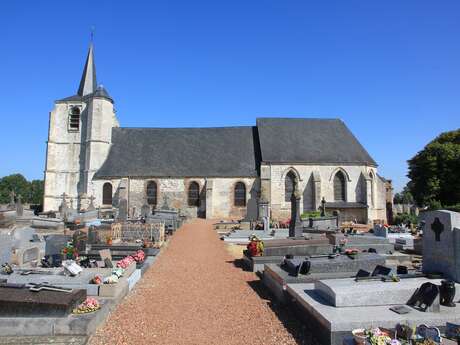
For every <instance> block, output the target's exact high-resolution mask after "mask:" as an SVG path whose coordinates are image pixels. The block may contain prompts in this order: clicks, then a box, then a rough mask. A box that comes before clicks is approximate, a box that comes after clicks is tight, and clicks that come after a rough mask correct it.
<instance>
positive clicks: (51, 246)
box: [45, 235, 71, 256]
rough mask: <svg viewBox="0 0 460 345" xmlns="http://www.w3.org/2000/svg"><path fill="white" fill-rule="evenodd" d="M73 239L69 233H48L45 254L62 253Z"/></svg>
mask: <svg viewBox="0 0 460 345" xmlns="http://www.w3.org/2000/svg"><path fill="white" fill-rule="evenodd" d="M70 240H71V237H70V236H67V235H48V236H46V238H45V241H46V245H45V255H49V256H52V255H60V254H61V253H62V250H63V249H64V247H65V246H66V245H67V243H68V242H69V241H70Z"/></svg>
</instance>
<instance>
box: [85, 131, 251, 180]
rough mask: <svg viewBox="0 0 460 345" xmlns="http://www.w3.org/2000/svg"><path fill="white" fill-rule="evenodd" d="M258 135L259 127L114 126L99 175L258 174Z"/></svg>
mask: <svg viewBox="0 0 460 345" xmlns="http://www.w3.org/2000/svg"><path fill="white" fill-rule="evenodd" d="M254 138H255V139H254ZM254 140H257V133H256V131H255V128H254V127H222V128H113V129H112V146H111V148H110V151H109V155H108V157H107V159H106V161H105V162H104V164H103V165H102V167H101V168H100V169H99V170H98V171H97V172H96V174H95V176H94V177H95V178H110V177H128V176H129V177H245V176H247V177H256V176H258V171H257V168H258V166H259V162H258V161H257V159H258V158H257V157H258V156H259V154H258V152H257V151H258V147H259V145H258V143H255V142H254Z"/></svg>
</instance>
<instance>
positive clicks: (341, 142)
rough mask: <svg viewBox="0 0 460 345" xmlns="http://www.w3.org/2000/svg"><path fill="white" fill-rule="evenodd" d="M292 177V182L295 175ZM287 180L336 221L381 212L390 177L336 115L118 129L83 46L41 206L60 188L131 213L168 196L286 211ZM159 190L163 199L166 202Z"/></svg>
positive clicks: (202, 212)
mask: <svg viewBox="0 0 460 345" xmlns="http://www.w3.org/2000/svg"><path fill="white" fill-rule="evenodd" d="M295 181H296V182H295ZM294 183H297V184H298V188H299V190H300V191H301V193H302V199H301V208H302V210H301V212H302V211H309V210H318V208H319V207H320V205H321V200H322V199H323V198H324V199H325V201H326V204H325V206H326V209H327V211H329V212H334V211H338V213H339V214H340V218H341V219H342V220H357V221H359V222H370V221H372V220H386V218H387V216H386V197H385V196H386V194H387V192H388V187H387V186H388V183H387V181H386V180H385V179H384V178H382V177H380V176H379V175H378V174H377V163H376V162H375V161H374V160H373V159H372V157H371V156H370V155H369V154H368V153H367V151H366V150H365V149H364V147H363V146H362V145H361V144H360V143H359V141H358V140H357V139H356V138H355V137H354V135H353V134H352V133H351V132H350V130H349V129H348V128H347V127H346V125H345V124H344V123H343V122H342V121H341V120H339V119H311V118H258V119H257V120H256V123H255V125H254V126H241V127H217V128H127V127H120V125H119V122H118V120H117V116H116V112H115V108H114V100H113V99H112V98H111V97H110V95H109V93H108V92H107V90H106V89H104V88H103V87H102V86H100V85H99V86H98V84H97V81H96V68H95V63H94V52H93V45H92V44H91V45H90V48H89V51H88V55H87V58H86V63H85V66H84V70H83V75H82V78H81V81H80V85H79V87H78V91H77V93H76V95H74V96H70V97H67V98H64V99H60V100H57V101H55V105H54V109H53V110H52V111H51V113H50V118H49V133H48V141H47V154H46V168H45V196H44V210H45V211H50V210H58V207H59V205H60V204H61V201H62V195H63V193H65V194H66V195H67V196H68V197H70V198H71V199H72V200H73V205H74V207H76V206H78V207H80V208H81V209H84V208H85V207H87V205H88V199H89V198H91V199H94V205H95V206H96V207H100V208H101V210H102V211H104V210H110V209H112V208H116V207H117V205H118V203H119V202H120V200H122V199H126V200H127V203H128V210H129V214H130V215H131V216H138V215H139V214H140V210H141V208H142V206H144V205H149V207H151V209H152V210H154V209H155V208H160V207H162V206H163V204H164V203H165V201H166V203H167V204H168V205H169V207H173V208H177V209H180V210H181V212H182V213H184V214H187V215H189V216H192V217H205V218H214V219H223V218H226V219H228V218H231V219H242V218H245V219H248V220H252V219H257V218H258V216H259V215H260V214H259V205H261V204H262V203H265V204H267V203H268V206H269V210H270V212H271V217H272V218H273V219H275V220H284V219H286V218H288V217H289V216H290V207H291V203H290V198H291V194H292V193H293V189H294ZM165 198H166V199H167V200H165Z"/></svg>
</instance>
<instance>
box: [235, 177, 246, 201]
mask: <svg viewBox="0 0 460 345" xmlns="http://www.w3.org/2000/svg"><path fill="white" fill-rule="evenodd" d="M233 199H234V200H233V203H234V205H235V206H246V186H245V184H244V183H243V182H237V183H236V184H235V190H234V198H233Z"/></svg>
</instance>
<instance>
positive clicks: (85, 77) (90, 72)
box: [77, 42, 97, 97]
mask: <svg viewBox="0 0 460 345" xmlns="http://www.w3.org/2000/svg"><path fill="white" fill-rule="evenodd" d="M93 50H94V48H93V42H91V44H90V46H89V50H88V56H87V57H86V63H85V68H84V69H83V74H82V76H81V81H80V86H79V87H78V92H77V94H78V95H79V96H81V97H83V96H86V95H88V94H91V93H93V92H95V91H96V88H97V80H96V66H95V64H94V53H93Z"/></svg>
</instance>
